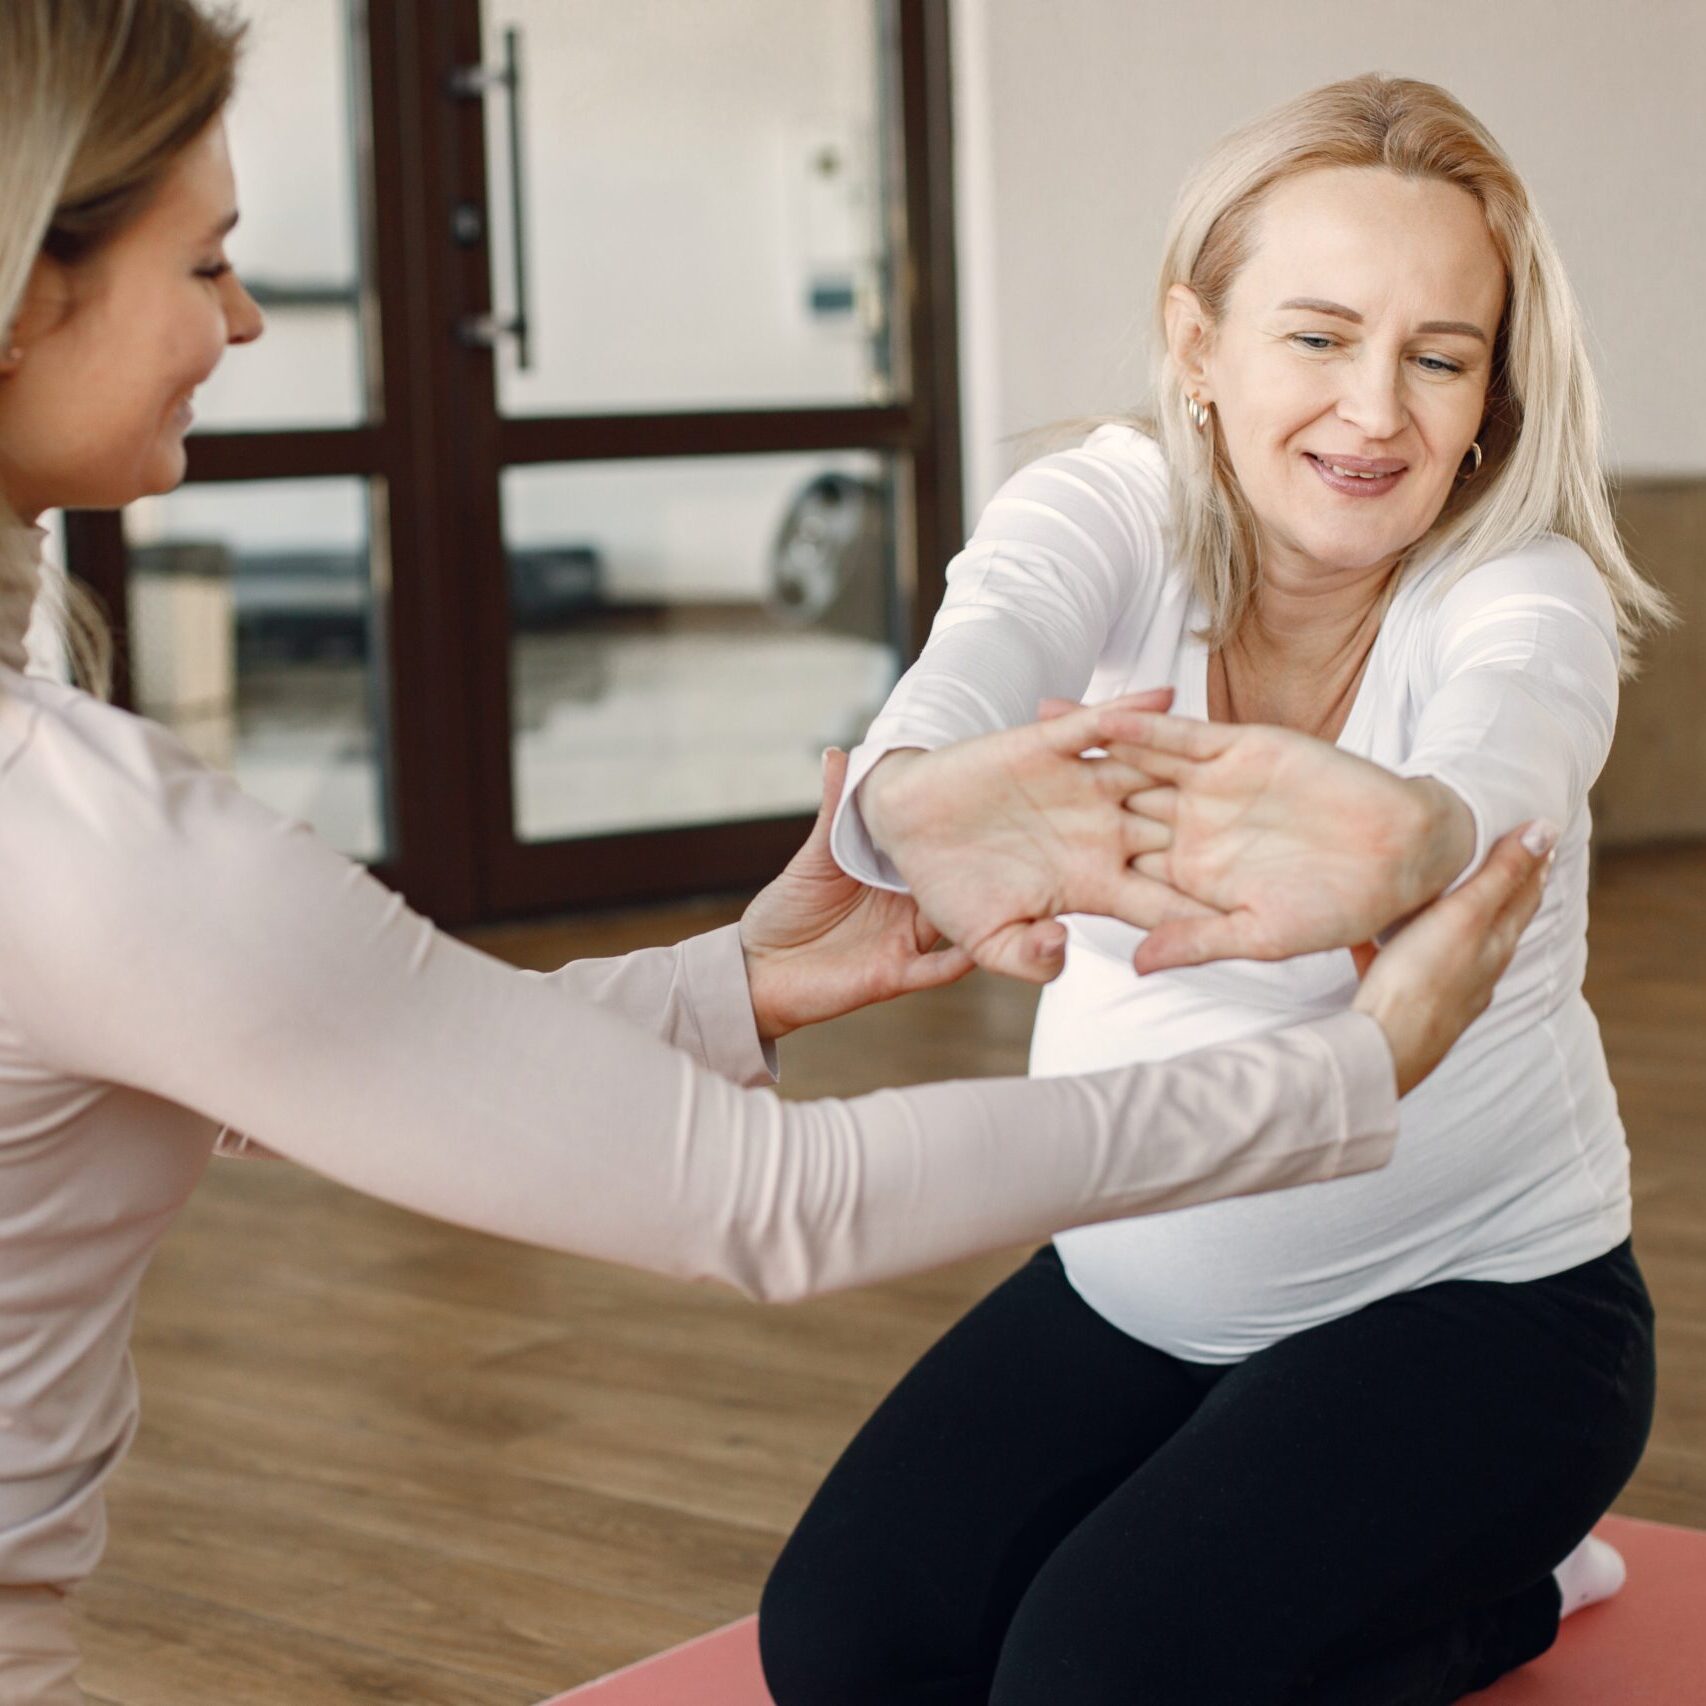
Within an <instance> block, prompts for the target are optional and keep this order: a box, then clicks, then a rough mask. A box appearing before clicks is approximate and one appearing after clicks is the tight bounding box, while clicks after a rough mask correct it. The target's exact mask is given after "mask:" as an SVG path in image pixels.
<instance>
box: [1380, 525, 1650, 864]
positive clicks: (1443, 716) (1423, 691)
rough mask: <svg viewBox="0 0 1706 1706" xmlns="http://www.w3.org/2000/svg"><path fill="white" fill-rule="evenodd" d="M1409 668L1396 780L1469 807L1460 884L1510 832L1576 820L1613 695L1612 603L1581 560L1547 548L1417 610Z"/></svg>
mask: <svg viewBox="0 0 1706 1706" xmlns="http://www.w3.org/2000/svg"><path fill="white" fill-rule="evenodd" d="M1423 596H1424V599H1425V598H1426V597H1427V595H1426V594H1425V593H1424V595H1423ZM1411 665H1412V692H1413V693H1414V694H1415V696H1416V698H1417V701H1418V702H1419V705H1420V716H1419V719H1418V722H1417V726H1416V736H1415V741H1414V744H1413V745H1412V747H1411V750H1410V756H1409V757H1408V759H1407V760H1406V761H1405V762H1404V763H1403V764H1402V765H1400V766H1399V774H1400V775H1403V776H1432V777H1434V778H1436V779H1437V780H1438V781H1441V782H1443V783H1445V784H1446V786H1447V787H1449V788H1451V789H1453V790H1454V791H1455V792H1456V793H1457V794H1458V795H1459V796H1461V798H1462V799H1463V801H1464V803H1465V804H1466V805H1467V806H1468V807H1469V810H1470V813H1471V815H1472V816H1473V818H1474V820H1475V851H1474V854H1473V856H1472V857H1471V859H1470V861H1469V863H1468V864H1467V865H1466V866H1465V867H1464V870H1463V872H1462V874H1461V875H1460V876H1459V877H1458V878H1457V882H1459V883H1461V882H1463V881H1465V880H1466V879H1467V878H1468V877H1469V876H1470V875H1471V874H1472V873H1473V872H1474V871H1476V870H1477V869H1479V867H1480V865H1481V861H1482V860H1483V859H1485V858H1486V856H1487V852H1488V849H1489V848H1490V847H1491V846H1492V844H1493V843H1494V842H1495V841H1497V840H1498V839H1499V837H1500V836H1501V835H1504V834H1506V833H1508V832H1509V831H1510V830H1512V829H1515V828H1516V827H1517V825H1519V824H1521V823H1525V822H1527V821H1528V820H1529V819H1530V818H1536V817H1545V818H1549V819H1550V820H1551V821H1552V822H1553V823H1555V824H1557V825H1558V826H1559V828H1560V829H1562V828H1564V827H1566V826H1567V825H1568V824H1569V823H1570V822H1571V821H1572V820H1573V819H1574V818H1575V816H1576V814H1577V813H1578V812H1580V811H1581V809H1582V807H1583V805H1584V804H1585V802H1586V800H1587V794H1588V789H1589V788H1591V787H1592V786H1593V783H1594V780H1595V778H1596V777H1597V776H1598V775H1599V772H1600V770H1601V768H1602V767H1603V765H1604V763H1605V759H1606V755H1607V754H1608V753H1609V752H1610V750H1611V737H1612V733H1613V730H1614V729H1615V727H1616V723H1617V688H1618V644H1617V621H1616V616H1615V613H1614V611H1613V608H1612V603H1611V596H1610V594H1609V593H1608V592H1607V591H1606V588H1605V583H1604V581H1603V580H1602V579H1601V577H1600V574H1599V571H1598V570H1597V569H1596V568H1595V567H1594V565H1593V562H1592V560H1591V559H1590V558H1589V557H1588V555H1587V553H1586V552H1585V551H1583V550H1582V549H1581V547H1580V546H1578V545H1575V544H1573V543H1572V542H1571V541H1569V540H1567V539H1560V538H1556V537H1549V538H1546V539H1543V540H1540V541H1537V542H1536V543H1534V544H1532V545H1529V546H1527V547H1525V548H1524V549H1522V550H1520V551H1517V552H1514V553H1512V554H1511V555H1510V556H1508V557H1501V558H1497V559H1495V560H1494V561H1492V562H1489V563H1483V564H1482V565H1481V566H1480V567H1479V568H1476V569H1472V570H1471V571H1470V572H1469V573H1468V574H1466V575H1464V576H1463V577H1462V578H1461V579H1460V580H1459V581H1458V582H1457V583H1456V584H1455V585H1454V586H1452V587H1451V588H1450V590H1449V591H1448V592H1446V593H1445V595H1444V596H1443V597H1441V598H1438V599H1435V600H1433V601H1432V602H1431V603H1427V604H1425V605H1424V607H1423V609H1422V610H1421V612H1420V613H1419V617H1418V629H1417V634H1416V639H1415V643H1414V648H1413V652H1412V659H1411ZM1453 886H1454V887H1455V886H1456V884H1454V885H1453Z"/></svg>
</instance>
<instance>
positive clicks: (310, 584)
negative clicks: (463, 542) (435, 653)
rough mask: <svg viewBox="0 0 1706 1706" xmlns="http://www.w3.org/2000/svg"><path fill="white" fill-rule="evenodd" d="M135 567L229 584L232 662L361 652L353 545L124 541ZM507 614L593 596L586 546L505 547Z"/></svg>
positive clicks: (547, 620) (515, 616) (538, 616)
mask: <svg viewBox="0 0 1706 1706" xmlns="http://www.w3.org/2000/svg"><path fill="white" fill-rule="evenodd" d="M130 561H131V569H132V572H133V573H134V574H137V575H145V576H146V575H162V576H164V575H193V576H198V577H199V576H207V577H212V578H224V579H227V580H229V582H230V584H231V603H232V616H233V620H234V621H235V624H236V629H237V660H238V664H239V667H242V666H244V665H250V664H255V663H267V662H271V663H277V662H292V663H299V662H305V661H312V660H322V661H324V660H352V659H359V658H364V657H366V655H367V623H368V614H369V610H370V608H371V606H372V587H371V584H370V581H369V577H368V560H367V557H366V555H365V554H364V553H358V552H354V551H245V552H242V553H236V554H234V553H233V552H232V551H231V550H230V549H229V547H228V546H226V545H223V544H220V543H217V542H207V541H200V540H172V541H170V542H168V543H165V544H160V545H138V546H133V547H132V548H131V553H130ZM508 561H509V591H510V616H511V620H512V622H513V623H514V626H515V627H516V628H517V629H519V630H522V631H525V632H539V631H543V630H549V629H553V628H560V627H565V626H567V625H568V624H570V623H572V622H573V621H574V620H575V619H576V618H577V617H579V616H582V615H584V614H585V613H586V612H587V611H589V610H593V609H596V608H598V607H599V605H600V604H601V602H602V591H601V589H602V585H603V578H604V577H603V566H602V564H601V562H600V560H599V555H598V552H597V551H596V550H594V549H593V548H592V547H591V546H587V545H558V546H552V547H550V548H548V549H541V550H528V551H511V552H510V553H509V558H508Z"/></svg>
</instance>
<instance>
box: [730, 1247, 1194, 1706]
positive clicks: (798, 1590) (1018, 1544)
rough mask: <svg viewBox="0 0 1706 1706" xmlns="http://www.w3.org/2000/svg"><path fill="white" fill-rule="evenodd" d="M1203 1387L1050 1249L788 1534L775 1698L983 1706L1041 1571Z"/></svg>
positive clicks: (764, 1633)
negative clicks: (1079, 1289) (1103, 1308)
mask: <svg viewBox="0 0 1706 1706" xmlns="http://www.w3.org/2000/svg"><path fill="white" fill-rule="evenodd" d="M1205 1384H1206V1382H1205V1380H1204V1378H1203V1375H1202V1372H1201V1371H1198V1370H1194V1369H1192V1368H1191V1367H1190V1365H1188V1364H1185V1363H1180V1362H1177V1361H1175V1360H1174V1359H1173V1358H1171V1357H1168V1356H1165V1355H1163V1354H1162V1353H1161V1352H1159V1351H1155V1350H1152V1349H1150V1348H1149V1347H1148V1346H1146V1345H1142V1344H1139V1343H1138V1342H1137V1341H1136V1340H1133V1339H1131V1338H1129V1337H1127V1336H1126V1335H1125V1334H1124V1333H1121V1332H1120V1331H1119V1330H1118V1329H1117V1328H1114V1327H1111V1326H1110V1325H1109V1324H1108V1323H1107V1322H1106V1321H1104V1320H1103V1319H1102V1318H1101V1317H1100V1316H1099V1315H1097V1314H1096V1313H1095V1312H1094V1311H1093V1310H1092V1309H1090V1308H1089V1306H1088V1305H1087V1304H1085V1303H1084V1302H1083V1300H1082V1299H1081V1298H1079V1296H1078V1295H1077V1293H1076V1292H1075V1291H1073V1289H1072V1287H1071V1285H1070V1284H1069V1283H1068V1282H1067V1279H1066V1276H1065V1274H1064V1273H1063V1272H1062V1270H1061V1266H1060V1261H1059V1258H1058V1257H1057V1256H1056V1255H1055V1253H1054V1251H1053V1249H1052V1248H1049V1249H1045V1250H1043V1251H1040V1252H1039V1253H1038V1254H1037V1255H1036V1256H1035V1257H1033V1258H1032V1260H1031V1261H1030V1262H1029V1263H1027V1264H1026V1266H1024V1267H1023V1268H1021V1269H1020V1270H1019V1271H1018V1272H1017V1273H1016V1274H1014V1275H1013V1276H1012V1277H1011V1278H1010V1279H1008V1280H1007V1281H1006V1282H1005V1283H1004V1284H1003V1285H1001V1286H1000V1287H998V1288H997V1289H996V1290H995V1291H994V1292H992V1293H991V1294H990V1295H989V1296H988V1297H987V1298H985V1299H984V1300H983V1301H982V1302H981V1303H979V1304H978V1305H977V1306H976V1307H975V1308H974V1309H973V1310H972V1311H971V1312H970V1313H969V1314H968V1315H967V1316H966V1317H965V1318H964V1319H963V1320H961V1321H960V1322H959V1323H958V1324H957V1325H956V1326H955V1327H953V1328H952V1329H951V1330H950V1331H949V1332H948V1333H947V1335H946V1336H945V1337H944V1338H943V1339H942V1340H941V1341H940V1342H939V1343H938V1344H936V1345H935V1346H934V1347H933V1348H932V1349H931V1350H930V1351H929V1352H928V1353H926V1355H925V1356H924V1357H923V1358H922V1359H921V1360H920V1361H919V1362H918V1364H917V1365H916V1366H915V1367H914V1368H913V1369H912V1370H911V1371H910V1372H909V1373H908V1374H907V1375H906V1377H905V1378H904V1379H903V1380H902V1381H901V1383H900V1384H899V1385H898V1386H897V1387H896V1388H895V1390H894V1391H893V1392H892V1393H891V1394H890V1395H889V1397H888V1398H887V1399H885V1400H884V1402H883V1404H882V1406H881V1407H880V1408H879V1409H878V1410H877V1412H876V1413H875V1415H873V1416H872V1417H871V1419H870V1420H869V1421H868V1422H867V1423H866V1424H865V1426H864V1427H863V1428H862V1429H861V1430H860V1432H859V1433H858V1435H857V1436H856V1437H855V1438H854V1440H853V1442H852V1443H851V1444H850V1445H849V1446H848V1448H847V1450H846V1452H845V1453H844V1454H843V1456H842V1458H841V1460H840V1461H839V1462H838V1463H837V1464H836V1465H835V1467H834V1469H832V1470H831V1471H830V1474H829V1476H828V1478H827V1479H826V1480H825V1482H824V1484H823V1487H822V1488H821V1489H820V1491H819V1492H818V1494H817V1496H816V1497H815V1498H814V1499H813V1501H812V1503H811V1505H810V1507H809V1508H808V1509H807V1511H806V1514H805V1516H804V1517H803V1518H802V1519H801V1521H800V1524H799V1527H798V1528H797V1529H796V1530H795V1532H794V1534H793V1536H792V1538H791V1539H790V1540H789V1541H788V1544H787V1546H786V1548H785V1549H784V1551H783V1553H782V1556H781V1558H780V1559H779V1560H778V1562H777V1565H776V1569H775V1571H774V1573H773V1574H772V1576H771V1579H770V1583H769V1585H768V1587H767V1588H766V1590H765V1595H764V1603H763V1607H762V1609H761V1612H760V1618H759V1633H760V1642H761V1646H762V1650H763V1654H764V1663H765V1671H766V1675H767V1677H768V1679H769V1681H770V1684H771V1690H772V1693H773V1694H774V1695H775V1698H776V1700H777V1702H778V1706H805V1703H809V1706H839V1703H840V1702H843V1701H845V1702H848V1703H853V1702H857V1703H858V1706H870V1703H871V1702H873V1701H879V1700H880V1701H882V1702H883V1703H884V1706H902V1703H911V1702H926V1701H928V1702H931V1703H933V1706H935V1703H940V1706H949V1703H953V1706H958V1703H959V1702H962V1701H963V1702H967V1703H972V1702H975V1703H976V1706H984V1703H985V1702H986V1701H987V1699H988V1693H989V1680H990V1676H991V1673H992V1672H993V1669H994V1666H995V1660H996V1656H997V1654H998V1652H999V1651H1000V1647H1001V1643H1002V1639H1003V1636H1004V1634H1005V1631H1006V1626H1007V1621H1008V1619H1009V1618H1010V1617H1011V1615H1012V1612H1013V1608H1014V1607H1015V1606H1016V1605H1017V1604H1018V1602H1019V1600H1020V1598H1021V1596H1022V1595H1023V1594H1024V1592H1025V1590H1026V1588H1027V1586H1028V1585H1029V1583H1030V1581H1031V1578H1032V1577H1033V1576H1034V1575H1035V1573H1036V1571H1037V1570H1038V1568H1040V1566H1041V1565H1042V1563H1043V1561H1044V1560H1045V1559H1046V1558H1047V1557H1048V1556H1049V1554H1050V1552H1051V1551H1052V1550H1053V1549H1054V1547H1055V1546H1056V1545H1057V1544H1058V1543H1059V1542H1060V1540H1061V1538H1062V1537H1063V1536H1065V1535H1066V1534H1068V1533H1070V1532H1071V1531H1072V1530H1073V1529H1074V1528H1075V1527H1076V1526H1077V1525H1078V1524H1079V1523H1080V1522H1081V1521H1082V1520H1083V1518H1084V1517H1085V1515H1086V1514H1087V1513H1088V1512H1089V1511H1091V1510H1093V1509H1094V1508H1095V1507H1096V1506H1097V1505H1098V1504H1099V1503H1100V1502H1101V1501H1102V1500H1103V1499H1104V1498H1106V1496H1107V1495H1108V1493H1109V1492H1110V1491H1111V1490H1112V1489H1114V1488H1115V1487H1117V1486H1119V1485H1120V1484H1121V1483H1122V1482H1124V1481H1125V1480H1126V1479H1127V1478H1128V1477H1129V1476H1130V1474H1131V1472H1132V1469H1133V1468H1134V1466H1135V1465H1137V1464H1139V1463H1141V1462H1142V1461H1143V1460H1144V1459H1145V1458H1146V1457H1148V1456H1149V1455H1150V1453H1151V1452H1153V1451H1154V1450H1155V1449H1156V1448H1157V1447H1158V1446H1160V1445H1161V1444H1162V1443H1163V1442H1164V1441H1165V1440H1166V1439H1167V1438H1168V1437H1169V1436H1170V1435H1171V1434H1172V1433H1174V1432H1175V1430H1177V1429H1178V1428H1179V1427H1180V1425H1181V1424H1182V1423H1183V1422H1184V1421H1185V1420H1186V1418H1187V1417H1188V1416H1189V1415H1190V1413H1191V1411H1192V1410H1193V1409H1194V1408H1195V1407H1196V1405H1197V1404H1198V1403H1199V1402H1200V1401H1201V1399H1202V1395H1203V1391H1204V1389H1205Z"/></svg>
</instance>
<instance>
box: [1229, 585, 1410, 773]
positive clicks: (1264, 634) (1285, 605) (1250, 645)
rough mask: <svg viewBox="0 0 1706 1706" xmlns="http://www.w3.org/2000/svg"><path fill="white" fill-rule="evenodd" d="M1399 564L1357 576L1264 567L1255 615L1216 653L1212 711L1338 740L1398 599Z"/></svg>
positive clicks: (1232, 718) (1241, 720)
mask: <svg viewBox="0 0 1706 1706" xmlns="http://www.w3.org/2000/svg"><path fill="white" fill-rule="evenodd" d="M1396 568H1397V564H1396V563H1395V562H1389V563H1382V564H1379V565H1376V566H1375V567H1373V568H1371V569H1362V570H1356V571H1353V572H1349V573H1343V574H1333V573H1327V574H1322V573H1320V572H1316V573H1312V574H1297V573H1292V572H1288V571H1287V570H1286V569H1284V568H1276V569H1274V570H1273V571H1271V572H1270V571H1267V570H1264V572H1263V575H1262V579H1261V582H1260V584H1259V586H1258V587H1257V591H1256V597H1255V599H1254V601H1253V603H1252V605H1251V607H1250V611H1249V614H1248V615H1247V616H1246V617H1245V618H1244V621H1243V622H1242V623H1241V624H1240V626H1239V628H1238V631H1237V633H1235V634H1234V635H1233V636H1232V637H1231V639H1229V640H1228V641H1227V642H1226V644H1225V645H1224V646H1223V647H1222V648H1221V649H1220V651H1219V652H1217V653H1216V654H1215V658H1214V660H1213V662H1214V665H1215V666H1216V667H1214V668H1211V669H1210V671H1209V715H1210V716H1211V717H1212V718H1213V719H1214V720H1215V721H1216V722H1239V723H1270V724H1277V725H1279V726H1280V727H1282V728H1290V729H1297V730H1300V731H1301V732H1303V733H1304V734H1311V735H1318V736H1320V737H1321V738H1322V739H1324V740H1336V739H1337V738H1338V736H1339V734H1340V733H1341V732H1342V731H1343V729H1344V726H1345V719H1346V718H1347V717H1348V716H1349V715H1350V709H1351V706H1352V704H1353V703H1354V701H1355V699H1356V693H1357V688H1358V687H1359V686H1360V684H1361V682H1362V676H1363V671H1364V669H1365V668H1366V667H1367V664H1368V656H1369V653H1370V652H1371V651H1372V650H1373V648H1374V641H1375V637H1376V636H1377V635H1378V634H1379V632H1380V622H1381V618H1382V617H1383V616H1384V615H1385V612H1386V605H1387V601H1388V599H1389V597H1390V594H1391V590H1392V586H1393V576H1394V572H1395V570H1396Z"/></svg>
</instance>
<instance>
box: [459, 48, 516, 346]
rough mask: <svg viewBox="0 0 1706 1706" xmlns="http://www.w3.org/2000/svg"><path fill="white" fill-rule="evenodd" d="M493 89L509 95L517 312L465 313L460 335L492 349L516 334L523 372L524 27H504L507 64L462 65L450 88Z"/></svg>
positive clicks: (471, 94) (478, 96) (465, 96)
mask: <svg viewBox="0 0 1706 1706" xmlns="http://www.w3.org/2000/svg"><path fill="white" fill-rule="evenodd" d="M493 89H502V90H503V91H504V92H505V94H506V95H507V96H508V97H509V99H508V103H507V105H508V107H509V200H510V231H511V251H512V255H513V259H514V262H515V277H514V281H513V282H514V286H515V313H514V314H513V315H512V316H511V317H510V318H509V319H507V320H506V319H501V318H499V317H498V316H497V315H495V314H465V315H464V316H463V317H462V318H461V320H459V321H458V322H457V326H456V335H457V336H458V337H459V338H460V339H461V341H462V342H463V343H465V344H470V345H473V346H475V347H477V348H482V349H491V348H493V347H494V346H495V345H496V343H497V341H498V340H499V339H500V338H503V337H512V338H514V339H515V361H516V366H517V367H518V368H520V369H521V371H522V372H523V373H526V372H528V371H530V370H531V368H532V366H533V346H532V341H531V326H530V324H529V316H528V308H527V197H526V195H525V194H524V193H523V186H522V176H521V131H522V111H521V31H520V30H519V29H517V28H516V27H515V26H514V25H511V26H510V27H509V28H507V29H506V30H505V31H504V57H503V64H502V65H501V66H498V67H496V68H494V67H491V66H487V65H459V66H457V67H456V69H455V70H454V71H452V72H451V74H450V92H451V94H452V95H455V96H456V97H458V98H459V99H461V100H484V99H485V97H486V96H487V95H488V94H489V93H490V92H491V91H492V90H493Z"/></svg>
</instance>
